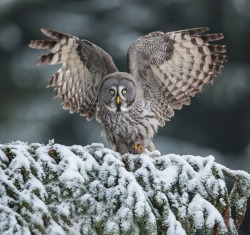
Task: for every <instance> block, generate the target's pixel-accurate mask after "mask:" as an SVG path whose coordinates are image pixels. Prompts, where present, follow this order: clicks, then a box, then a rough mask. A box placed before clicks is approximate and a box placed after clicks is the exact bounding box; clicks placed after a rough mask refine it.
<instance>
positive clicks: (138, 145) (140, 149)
mask: <svg viewBox="0 0 250 235" xmlns="http://www.w3.org/2000/svg"><path fill="white" fill-rule="evenodd" d="M133 147H134V149H135V150H136V152H138V153H144V149H143V147H142V145H141V144H134V146H133Z"/></svg>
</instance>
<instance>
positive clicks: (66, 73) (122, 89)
mask: <svg viewBox="0 0 250 235" xmlns="http://www.w3.org/2000/svg"><path fill="white" fill-rule="evenodd" d="M208 30H209V29H208V28H207V27H202V28H193V29H187V30H180V31H175V32H169V33H163V32H152V33H149V34H147V35H145V36H143V37H140V38H138V39H137V40H136V41H135V42H133V43H132V44H131V45H130V47H129V49H128V54H127V59H128V72H127V73H123V72H118V70H117V68H116V66H115V64H114V62H113V60H112V58H111V56H110V55H109V54H108V53H107V52H105V51H104V50H103V49H101V48H100V47H98V46H96V45H95V44H93V43H91V42H89V41H87V40H81V39H79V38H77V37H75V36H72V35H68V34H64V33H61V32H57V31H54V30H50V29H41V31H42V33H43V34H45V35H46V36H48V37H49V38H50V39H48V40H34V41H31V43H30V44H29V46H30V47H31V48H35V49H47V50H48V51H49V53H48V54H46V55H43V56H41V57H40V58H39V59H38V61H37V65H41V64H57V63H62V67H61V68H60V69H59V70H58V71H57V72H56V73H55V74H54V75H53V76H52V77H51V78H50V81H49V86H54V87H55V90H56V97H60V98H61V99H62V105H63V108H64V109H69V111H70V113H74V112H78V113H80V115H82V116H85V117H86V118H87V120H91V119H92V118H93V117H94V116H95V117H96V119H97V121H98V122H100V123H101V125H102V127H103V134H104V135H105V137H106V139H107V141H108V143H109V144H110V145H111V146H112V147H113V150H114V151H118V152H120V153H121V154H124V153H128V152H129V153H134V154H135V153H142V152H144V150H145V149H148V150H149V151H152V150H154V149H155V147H154V144H153V143H152V138H153V136H154V134H155V133H156V132H157V129H158V126H164V124H165V121H168V120H170V118H171V117H172V116H173V115H174V110H175V109H181V108H182V105H189V104H190V97H193V96H195V95H196V94H197V93H199V92H201V91H202V90H203V87H204V85H205V84H207V83H212V81H213V77H214V76H215V75H216V74H217V73H219V72H221V69H222V67H223V65H222V64H223V63H224V62H225V61H226V55H224V54H223V53H225V52H226V46H225V45H215V44H209V42H210V41H216V40H219V39H222V38H223V35H222V34H221V33H216V34H203V33H204V32H206V31H208Z"/></svg>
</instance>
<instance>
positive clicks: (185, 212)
mask: <svg viewBox="0 0 250 235" xmlns="http://www.w3.org/2000/svg"><path fill="white" fill-rule="evenodd" d="M0 166H1V168H0V234H2V235H10V234H11V235H12V234H16V235H19V234H24V235H29V234H50V235H62V234H65V235H66V234H72V235H78V234H83V235H87V234H109V235H110V234H115V235H117V234H133V235H134V234H141V235H146V234H155V235H160V234H161V235H163V234H169V235H174V234H177V235H182V234H188V235H190V234H195V233H196V232H197V231H203V234H237V229H238V228H239V226H240V225H241V223H242V221H243V218H244V214H245V211H246V205H247V199H248V197H249V196H250V175H249V174H247V173H246V172H244V171H233V170H230V169H228V168H226V167H224V166H222V165H220V164H218V163H215V162H214V158H213V157H212V156H208V157H205V158H203V157H197V156H191V155H186V156H179V155H174V154H167V155H163V156H161V155H160V153H159V152H158V151H154V152H152V153H147V154H141V155H131V154H125V155H123V156H121V155H120V154H119V153H116V152H113V151H111V150H109V149H106V148H104V147H103V145H101V144H92V145H90V146H86V147H82V146H76V145H75V146H70V147H66V146H63V145H59V144H54V143H53V142H51V143H49V144H48V145H41V144H30V145H28V144H26V143H22V142H15V143H10V144H5V145H0ZM225 177H227V178H229V179H230V180H231V181H232V182H233V184H234V186H233V189H232V190H231V192H229V191H228V189H227V187H226V182H225ZM233 207H234V208H235V209H236V213H237V216H236V218H234V219H233V218H232V215H231V208H233Z"/></svg>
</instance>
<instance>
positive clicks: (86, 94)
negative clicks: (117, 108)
mask: <svg viewBox="0 0 250 235" xmlns="http://www.w3.org/2000/svg"><path fill="white" fill-rule="evenodd" d="M41 31H42V33H43V34H45V35H46V36H47V37H49V38H50V39H48V40H34V41H31V43H30V44H29V47H31V48H34V49H47V50H48V51H49V53H48V54H46V55H43V56H41V57H40V58H39V59H38V61H37V65H41V64H58V63H61V64H62V67H61V68H60V69H59V70H58V71H57V72H56V73H55V74H54V75H53V76H52V77H51V78H50V80H49V85H48V86H54V87H55V90H56V97H59V98H61V99H62V105H63V108H64V109H69V111H70V112H71V113H74V112H79V113H80V114H81V115H82V116H86V118H87V120H91V119H92V118H93V116H94V114H95V111H96V101H97V93H98V88H99V84H100V81H101V79H102V78H103V77H104V76H105V75H107V74H109V73H112V72H116V71H117V68H116V66H115V64H114V62H113V60H112V58H111V56H110V55H109V54H108V53H107V52H105V51H104V50H102V49H101V48H100V47H98V46H96V45H94V44H93V43H91V42H89V41H87V40H80V39H79V38H77V37H75V36H71V35H68V34H64V33H60V32H57V31H54V30H50V29H41Z"/></svg>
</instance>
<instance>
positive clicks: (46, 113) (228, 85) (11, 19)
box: [0, 0, 250, 234]
mask: <svg viewBox="0 0 250 235" xmlns="http://www.w3.org/2000/svg"><path fill="white" fill-rule="evenodd" d="M249 24H250V1H249V0H220V1H218V0H203V1H201V0H176V1H174V0H154V1H150V0H140V1H139V0H138V1H132V0H128V1H122V0H105V1H104V0H91V1H83V0H78V1H77V0H71V1H69V0H68V1H67V0H54V1H51V0H50V1H49V0H36V1H33V0H0V100H1V101H0V110H1V112H0V143H6V142H11V141H16V140H21V141H26V142H29V143H31V142H40V143H45V144H46V143H47V142H48V140H50V139H55V142H57V143H60V144H65V145H73V144H81V145H87V144H90V143H92V142H103V143H104V142H105V140H104V139H103V138H102V137H101V136H100V131H101V128H100V125H99V124H97V123H96V121H92V122H90V123H88V122H87V121H86V120H85V119H84V118H82V117H80V116H79V115H77V114H73V115H70V114H69V113H68V112H67V111H64V110H63V109H62V108H61V107H60V100H57V99H56V100H53V99H52V98H53V96H54V94H53V92H52V90H51V89H45V87H46V85H47V81H48V79H49V77H50V76H51V75H53V74H54V72H56V71H57V69H58V68H59V66H42V67H35V61H36V59H37V58H38V56H40V55H41V51H35V50H31V49H29V48H28V47H27V45H28V44H29V41H30V40H33V39H43V38H44V36H43V35H42V34H41V32H40V28H42V27H45V28H46V27H47V28H51V29H56V30H59V31H62V32H65V33H69V34H73V35H75V36H78V37H79V38H84V39H87V40H89V41H91V42H93V43H95V44H97V45H98V46H100V47H102V48H103V49H104V50H106V51H107V52H108V53H109V54H110V55H111V56H112V57H113V59H114V62H115V63H116V65H117V67H118V69H119V70H120V71H126V53H127V49H128V47H129V45H130V44H131V43H132V42H133V41H134V40H136V39H137V38H138V37H140V36H142V35H144V34H147V33H149V32H152V31H159V30H160V31H163V32H168V31H175V30H181V29H186V28H192V27H201V26H208V27H210V29H211V31H210V32H211V33H217V32H222V33H224V36H225V39H224V40H222V41H220V42H219V43H220V44H226V45H227V48H228V53H227V55H228V61H229V62H228V63H226V64H225V68H224V70H223V72H222V74H221V75H219V76H218V77H216V78H215V81H214V85H213V86H211V85H208V86H206V87H205V90H204V92H203V93H202V94H201V95H199V96H198V97H196V98H193V99H192V104H191V106H185V107H184V108H183V109H182V110H181V111H177V112H176V114H175V116H174V118H173V119H172V120H171V122H168V123H167V124H166V126H165V127H164V128H160V130H159V133H158V135H157V136H156V138H155V139H154V142H155V144H156V146H157V148H158V149H159V150H160V152H161V153H162V154H166V153H170V152H173V153H176V154H197V155H201V156H207V155H209V154H212V155H214V156H215V158H216V161H217V162H220V163H222V164H224V165H226V166H228V167H230V168H232V169H242V170H246V171H248V172H250V77H249V76H250V56H249V54H250V26H249ZM248 213H249V211H248ZM249 217H250V216H249V215H248V216H247V218H246V220H245V223H244V226H243V228H242V229H241V233H240V234H249V224H248V223H249Z"/></svg>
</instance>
